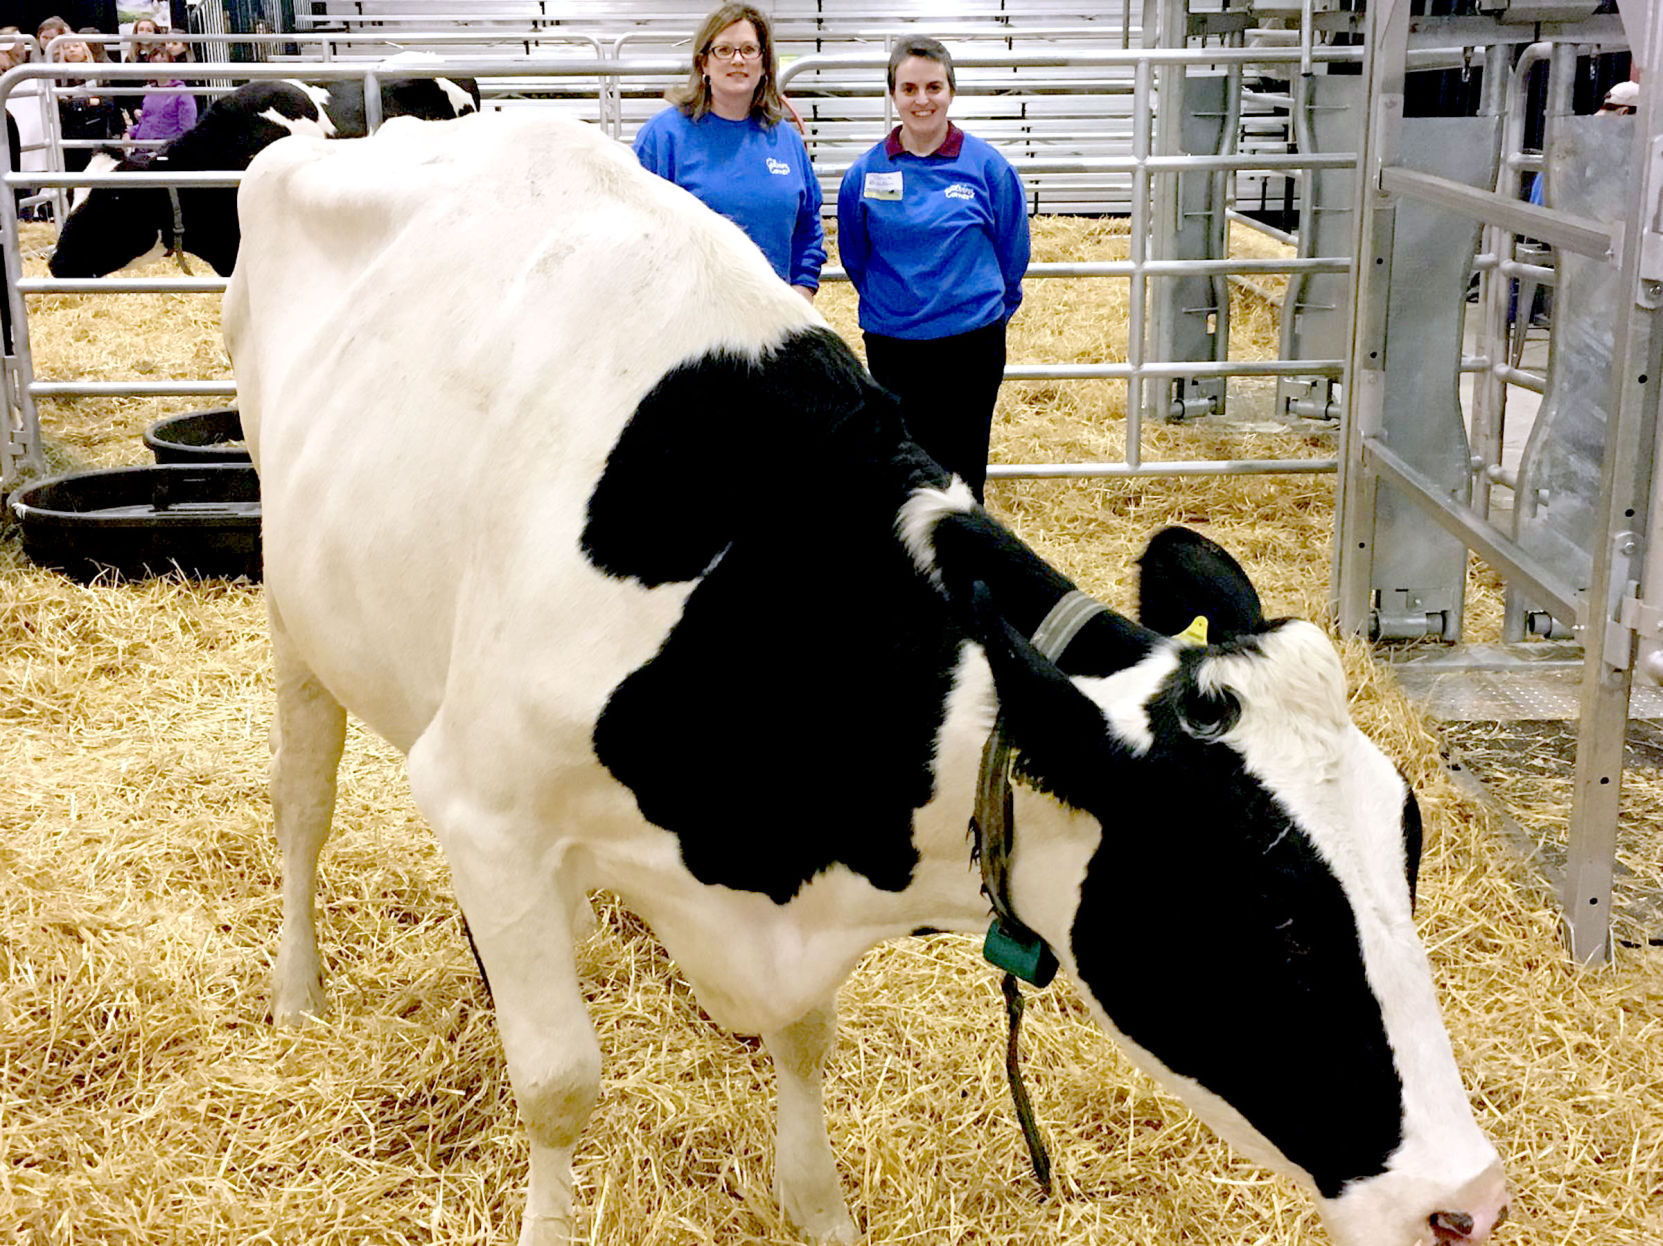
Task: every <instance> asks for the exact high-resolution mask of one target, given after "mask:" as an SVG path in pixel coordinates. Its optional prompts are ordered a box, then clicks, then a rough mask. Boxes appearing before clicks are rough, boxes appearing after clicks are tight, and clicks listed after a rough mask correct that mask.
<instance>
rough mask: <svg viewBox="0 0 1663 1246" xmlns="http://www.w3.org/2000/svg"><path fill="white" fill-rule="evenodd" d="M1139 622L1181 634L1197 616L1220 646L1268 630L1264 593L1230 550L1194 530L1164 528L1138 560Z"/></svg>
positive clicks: (1169, 634) (1168, 634) (1155, 628)
mask: <svg viewBox="0 0 1663 1246" xmlns="http://www.w3.org/2000/svg"><path fill="white" fill-rule="evenodd" d="M1138 568H1139V574H1138V618H1139V619H1140V620H1141V621H1142V623H1143V625H1144V626H1145V627H1149V628H1153V629H1154V630H1155V631H1157V632H1160V633H1162V634H1164V635H1167V636H1175V635H1177V634H1178V633H1179V632H1181V631H1183V630H1184V629H1185V628H1186V627H1188V626H1189V625H1190V623H1191V622H1192V621H1193V620H1194V618H1195V616H1196V615H1198V614H1199V615H1205V616H1206V619H1207V638H1208V640H1209V641H1212V642H1214V643H1216V642H1218V641H1224V640H1229V639H1231V638H1232V637H1235V636H1243V635H1250V634H1251V633H1253V632H1256V631H1258V630H1260V629H1261V628H1263V626H1264V621H1265V620H1264V612H1263V610H1262V608H1261V607H1260V605H1259V594H1258V592H1257V590H1255V589H1254V587H1253V583H1252V581H1251V580H1249V579H1248V578H1247V573H1246V572H1245V571H1243V570H1242V569H1241V564H1240V563H1238V562H1237V561H1236V560H1235V559H1234V558H1232V557H1231V556H1230V555H1229V553H1227V552H1226V551H1225V549H1224V548H1223V547H1222V546H1220V545H1217V544H1215V543H1214V542H1212V541H1209V540H1208V539H1207V538H1206V537H1204V536H1202V535H1201V534H1200V533H1199V532H1193V531H1191V530H1190V529H1188V528H1163V529H1162V530H1161V531H1159V532H1157V533H1156V534H1155V535H1154V536H1153V537H1151V538H1150V541H1149V545H1148V547H1147V548H1146V549H1145V550H1144V552H1143V557H1141V558H1139V559H1138Z"/></svg>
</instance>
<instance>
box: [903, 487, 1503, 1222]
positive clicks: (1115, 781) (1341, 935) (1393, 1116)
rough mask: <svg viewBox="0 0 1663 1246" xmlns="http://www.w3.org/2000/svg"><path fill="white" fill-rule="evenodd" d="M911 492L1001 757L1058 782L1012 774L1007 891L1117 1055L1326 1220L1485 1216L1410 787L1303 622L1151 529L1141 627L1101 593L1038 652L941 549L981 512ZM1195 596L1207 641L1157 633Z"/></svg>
mask: <svg viewBox="0 0 1663 1246" xmlns="http://www.w3.org/2000/svg"><path fill="white" fill-rule="evenodd" d="M925 492H926V493H928V492H933V491H925ZM920 496H922V495H915V500H916V499H917V498H918V497H920ZM936 497H937V498H939V499H941V507H942V509H941V510H940V511H938V514H939V515H940V516H941V518H940V521H939V522H938V523H937V525H936V528H935V531H934V532H932V533H931V534H930V542H929V544H930V546H931V550H930V551H928V552H924V557H928V556H929V553H934V554H938V555H939V554H946V555H947V556H948V557H947V558H946V559H944V560H938V562H937V564H936V565H935V566H929V565H927V564H926V569H927V570H931V571H932V572H934V573H938V574H939V577H940V579H941V582H942V583H943V587H944V588H945V589H946V591H947V592H948V594H949V596H950V597H959V598H961V599H962V598H963V597H965V596H968V597H969V598H970V600H971V602H973V605H972V606H971V608H970V610H969V611H968V616H969V617H970V618H971V619H972V620H973V621H972V622H971V623H970V630H971V631H972V632H973V634H974V638H975V639H977V640H978V641H979V642H980V643H981V645H982V647H983V649H984V651H985V653H986V655H987V660H988V663H989V665H990V668H991V671H992V675H993V680H994V685H995V688H996V689H997V692H998V698H999V705H1000V710H1001V712H1002V713H1003V714H1004V716H1005V719H1006V722H1007V724H1008V728H1009V732H1010V735H1011V737H1012V739H1013V741H1014V744H1015V747H1016V749H1017V753H1018V757H1017V776H1018V781H1019V783H1022V784H1024V785H1025V786H1026V787H1027V788H1028V789H1029V791H1030V793H1032V792H1033V791H1035V790H1037V791H1039V792H1043V793H1046V794H1048V795H1049V797H1051V798H1053V799H1054V800H1055V801H1056V802H1060V804H1061V805H1062V806H1063V811H1062V814H1061V816H1058V815H1057V814H1056V813H1055V812H1054V811H1055V810H1056V806H1055V805H1054V804H1052V803H1050V802H1049V801H1046V800H1044V799H1043V798H1041V797H1038V796H1033V795H1031V794H1030V795H1029V796H1028V797H1025V798H1023V799H1022V800H1020V801H1019V804H1018V811H1019V816H1018V822H1017V826H1016V828H1015V832H1014V836H1015V838H1014V851H1015V857H1014V873H1013V879H1014V882H1013V898H1014V901H1015V906H1016V910H1017V913H1018V916H1020V917H1021V918H1022V919H1023V920H1024V921H1025V922H1026V923H1027V924H1029V925H1030V926H1032V927H1033V929H1035V930H1036V931H1038V932H1039V933H1040V934H1042V935H1043V936H1045V938H1046V939H1047V941H1049V942H1050V943H1052V945H1053V946H1054V948H1055V949H1056V951H1057V953H1058V956H1059V959H1060V960H1062V962H1063V964H1064V965H1065V966H1066V967H1069V968H1071V969H1072V971H1073V973H1074V976H1075V978H1076V980H1077V981H1078V982H1079V984H1080V986H1081V987H1082V988H1083V989H1084V991H1085V993H1086V994H1087V996H1088V998H1089V1000H1090V1002H1091V1004H1092V1005H1093V1007H1094V1010H1095V1011H1096V1013H1097V1016H1098V1018H1099V1020H1100V1021H1101V1022H1102V1023H1103V1024H1104V1026H1105V1027H1106V1028H1107V1029H1109V1030H1110V1031H1111V1032H1112V1033H1114V1034H1115V1035H1116V1036H1117V1037H1118V1038H1119V1039H1121V1040H1122V1041H1123V1042H1124V1043H1125V1045H1126V1046H1127V1047H1128V1050H1129V1053H1130V1054H1131V1055H1132V1057H1133V1059H1134V1060H1135V1061H1136V1062H1137V1063H1139V1064H1140V1065H1141V1066H1142V1067H1143V1068H1145V1069H1146V1071H1148V1072H1150V1073H1152V1074H1154V1075H1155V1076H1156V1077H1157V1078H1159V1079H1160V1080H1161V1081H1163V1082H1164V1083H1166V1084H1167V1085H1168V1086H1170V1087H1171V1088H1173V1089H1174V1090H1176V1092H1177V1093H1178V1094H1180V1095H1181V1096H1182V1097H1183V1098H1184V1099H1185V1101H1186V1102H1187V1103H1188V1104H1189V1105H1190V1106H1191V1107H1192V1108H1194V1110H1195V1111H1196V1112H1197V1114H1198V1115H1200V1116H1201V1117H1202V1118H1203V1119H1205V1120H1206V1121H1207V1122H1208V1123H1209V1124H1210V1125H1212V1126H1213V1127H1214V1128H1215V1129H1216V1130H1217V1131H1218V1132H1219V1133H1220V1134H1222V1135H1223V1136H1224V1137H1226V1138H1227V1139H1229V1140H1230V1141H1231V1142H1232V1143H1234V1144H1236V1145H1237V1146H1238V1147H1240V1148H1241V1149H1242V1150H1244V1151H1245V1152H1247V1153H1249V1154H1251V1155H1254V1156H1256V1157H1258V1158H1260V1159H1263V1160H1266V1161H1268V1162H1270V1163H1272V1164H1274V1165H1276V1166H1278V1167H1282V1168H1288V1167H1291V1168H1292V1169H1293V1170H1294V1171H1295V1172H1296V1174H1297V1175H1299V1176H1302V1177H1304V1178H1305V1179H1307V1180H1308V1181H1309V1183H1310V1184H1311V1185H1312V1186H1314V1187H1315V1190H1316V1192H1317V1194H1318V1195H1319V1197H1320V1200H1321V1208H1322V1212H1323V1215H1324V1219H1325V1221H1326V1222H1327V1224H1328V1226H1329V1228H1330V1231H1331V1233H1332V1234H1333V1236H1334V1237H1335V1239H1336V1240H1337V1241H1339V1242H1340V1243H1342V1244H1344V1246H1413V1244H1423V1243H1432V1242H1452V1241H1453V1242H1478V1241H1482V1240H1484V1239H1485V1238H1486V1237H1487V1236H1488V1235H1489V1232H1490V1230H1491V1228H1492V1227H1493V1226H1494V1225H1495V1223H1496V1222H1497V1221H1498V1219H1499V1218H1500V1217H1501V1216H1502V1215H1504V1214H1505V1205H1506V1189H1505V1183H1504V1179H1503V1176H1502V1172H1501V1168H1500V1164H1499V1161H1498V1159H1497V1157H1496V1153H1495V1150H1494V1149H1493V1148H1492V1146H1491V1145H1490V1143H1489V1142H1488V1141H1487V1140H1486V1139H1485V1138H1484V1136H1483V1135H1482V1134H1481V1133H1480V1131H1479V1130H1478V1127H1477V1125H1476V1124H1475V1123H1474V1121H1473V1118H1472V1114H1471V1111H1470V1109H1469V1107H1468V1104H1467V1099H1466V1095H1465V1092H1464V1091H1463V1088H1462V1086H1461V1081H1460V1077H1459V1075H1458V1073H1457V1071H1456V1068H1455V1062H1454V1058H1453V1056H1452V1053H1451V1050H1450V1045H1449V1039H1448V1036H1447V1034H1446V1032H1445V1030H1444V1027H1443V1022H1442V1019H1441V1017H1440V1016H1439V1012H1438V1006H1437V1001H1436V999H1435V998H1434V994H1433V987H1432V978H1431V973H1430V970H1429V967H1428V964H1427V961H1426V956H1425V953H1424V952H1423V950H1422V948H1421V945H1420V942H1419V940H1418V938H1417V937H1416V934H1415V929H1414V924H1413V920H1412V916H1411V910H1412V905H1413V897H1412V888H1413V875H1414V872H1415V870H1416V868H1417V867H1418V863H1419V857H1420V815H1419V809H1418V807H1417V805H1416V802H1415V796H1414V793H1413V792H1412V791H1411V790H1410V788H1409V786H1408V785H1407V783H1406V782H1405V781H1404V779H1403V776H1402V775H1401V774H1400V772H1399V771H1398V769H1397V768H1396V767H1395V766H1394V765H1393V764H1392V763H1391V762H1390V761H1389V760H1387V758H1386V757H1385V755H1384V754H1383V753H1381V751H1380V750H1379V749H1378V748H1377V747H1376V746H1375V745H1374V744H1373V743H1372V742H1370V741H1369V740H1368V739H1367V738H1366V737H1365V736H1364V735H1363V734H1362V733H1361V732H1360V731H1358V730H1357V728H1356V727H1355V726H1354V725H1353V724H1352V722H1351V720H1350V716H1349V714H1348V711H1347V700H1346V686H1345V677H1344V673H1343V670H1342V668H1341V666H1340V662H1339V659H1338V656H1337V655H1336V653H1335V651H1334V648H1333V645H1332V644H1331V643H1330V641H1329V640H1328V638H1327V637H1326V636H1325V635H1324V634H1323V632H1322V631H1321V630H1319V629H1318V628H1316V627H1314V626H1313V625H1311V624H1310V623H1306V622H1302V621H1299V620H1291V619H1290V620H1275V621H1266V620H1265V619H1264V618H1263V615H1262V613H1261V610H1260V605H1259V598H1258V595H1257V594H1256V593H1255V592H1254V590H1253V586H1252V585H1251V583H1249V581H1248V579H1247V577H1246V575H1245V574H1244V573H1243V572H1242V570H1241V568H1240V567H1239V566H1238V565H1237V564H1236V562H1235V561H1234V560H1233V559H1232V558H1230V556H1229V555H1228V554H1226V553H1225V552H1224V551H1223V550H1222V549H1220V548H1219V547H1218V546H1216V545H1214V544H1213V543H1212V542H1210V541H1207V540H1206V539H1205V538H1203V537H1200V536H1198V535H1197V534H1195V533H1192V532H1188V531H1185V530H1182V529H1169V530H1167V531H1166V532H1163V533H1161V534H1160V535H1159V536H1157V537H1156V538H1155V540H1154V541H1153V542H1151V544H1150V547H1149V550H1148V552H1147V553H1146V554H1145V555H1144V558H1143V559H1142V601H1141V609H1140V613H1141V615H1142V617H1143V619H1144V621H1145V623H1150V624H1154V625H1155V626H1154V627H1149V628H1143V627H1139V625H1137V624H1134V623H1132V622H1131V621H1130V620H1127V619H1124V618H1121V617H1119V616H1117V615H1114V614H1112V613H1105V614H1104V615H1101V616H1099V617H1098V618H1097V619H1095V620H1093V621H1092V623H1090V624H1088V625H1087V626H1086V628H1085V629H1084V630H1083V631H1082V632H1081V633H1080V635H1079V636H1078V638H1077V639H1076V640H1075V641H1074V643H1073V644H1072V645H1071V646H1070V647H1069V649H1068V650H1067V651H1066V652H1065V654H1064V655H1063V657H1062V659H1060V662H1059V663H1053V662H1051V661H1049V660H1047V659H1046V658H1045V657H1043V656H1041V655H1040V654H1039V653H1038V652H1037V651H1036V650H1035V649H1034V647H1033V646H1032V645H1031V644H1030V643H1029V642H1028V640H1027V639H1026V638H1025V636H1024V634H1023V631H1024V630H1026V629H1027V628H1030V627H1032V626H1033V625H1034V623H1037V619H1034V620H1027V619H1024V626H1023V629H1022V630H1019V629H1017V628H1014V627H1012V625H1011V623H1010V621H1009V620H1008V619H1007V618H1006V617H1005V614H1004V611H1005V610H1006V609H1008V608H1009V607H1008V606H1007V605H1006V602H1007V601H1008V600H1009V599H1010V598H1011V596H1012V595H1013V594H1012V593H1010V592H1009V591H1008V590H1007V591H1000V590H999V587H998V586H997V584H996V585H995V589H994V590H993V591H988V590H987V589H986V588H985V587H984V586H983V585H981V584H968V585H967V584H966V582H965V580H964V579H963V578H962V577H960V578H959V579H958V581H957V583H956V584H955V577H954V575H953V574H951V573H950V572H949V573H947V574H940V573H941V572H942V570H943V566H942V564H943V562H947V561H951V562H954V563H958V564H962V565H963V566H975V565H977V564H978V563H981V564H983V565H986V564H987V563H990V562H991V563H993V564H994V565H995V566H997V560H995V559H991V558H987V557H985V556H984V557H981V558H978V557H973V556H972V557H962V556H961V557H954V556H953V555H954V550H953V547H952V543H953V541H954V540H955V539H957V540H960V541H970V542H973V541H975V540H976V538H975V537H974V536H973V535H970V534H971V532H972V530H973V529H974V528H976V527H977V526H978V525H982V526H986V525H988V523H989V521H987V520H986V517H985V516H984V515H982V514H981V513H980V512H979V511H970V510H966V509H964V508H963V507H962V506H955V505H954V504H953V503H952V502H951V500H950V498H949V495H943V494H936ZM955 512H956V513H955ZM916 517H917V516H916V512H915V515H914V518H915V519H916ZM955 528H956V529H957V530H958V536H957V537H956V538H955V537H953V536H950V535H947V534H948V532H949V530H951V529H955ZM903 535H905V536H907V539H908V543H909V544H910V545H912V546H913V548H914V550H915V555H914V556H915V558H920V561H923V558H922V557H921V556H920V554H921V545H920V542H919V538H918V531H917V525H916V524H915V526H914V531H913V532H912V533H911V534H908V533H907V531H906V529H905V526H904V525H903ZM983 544H984V546H985V545H986V541H985V539H984V540H983ZM1049 594H1050V597H1049V600H1054V599H1055V597H1056V596H1057V590H1056V589H1055V588H1051V589H1050V590H1049ZM960 604H961V605H962V604H967V603H965V602H963V601H962V600H961V602H960ZM1030 612H1031V611H1030ZM1198 615H1199V616H1205V617H1206V618H1207V619H1208V622H1209V641H1210V643H1207V644H1204V645H1202V644H1194V643H1190V642H1187V641H1185V640H1182V639H1178V638H1174V637H1171V636H1170V635H1169V633H1173V632H1177V631H1179V630H1181V629H1182V628H1184V627H1185V625H1187V624H1189V623H1190V622H1191V620H1193V619H1194V618H1195V617H1196V616H1198ZM1157 629H1158V630H1157ZM1065 671H1066V673H1065ZM1024 806H1026V807H1028V808H1029V809H1030V810H1034V811H1037V812H1038V813H1039V814H1040V815H1041V816H1038V817H1035V818H1033V819H1031V820H1029V821H1028V822H1027V824H1026V827H1025V824H1024V816H1025V815H1023V814H1022V812H1021V811H1022V809H1023V807H1024ZM1046 810H1051V811H1053V812H1051V813H1046V812H1045V811H1046ZM1048 836H1049V837H1051V839H1050V841H1049V842H1048V841H1047V837H1048ZM1025 838H1026V839H1027V840H1028V841H1029V842H1027V843H1025ZM1064 841H1066V842H1065V846H1064V847H1062V848H1059V847H1058V843H1059V842H1064ZM1024 858H1026V861H1025V860H1024Z"/></svg>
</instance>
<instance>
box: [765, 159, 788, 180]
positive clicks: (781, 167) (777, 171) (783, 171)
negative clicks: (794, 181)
mask: <svg viewBox="0 0 1663 1246" xmlns="http://www.w3.org/2000/svg"><path fill="white" fill-rule="evenodd" d="M768 172H770V173H772V174H773V175H774V176H775V177H790V176H791V166H790V165H788V164H786V163H785V161H783V160H775V159H774V158H773V157H772V156H769V157H768Z"/></svg>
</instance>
